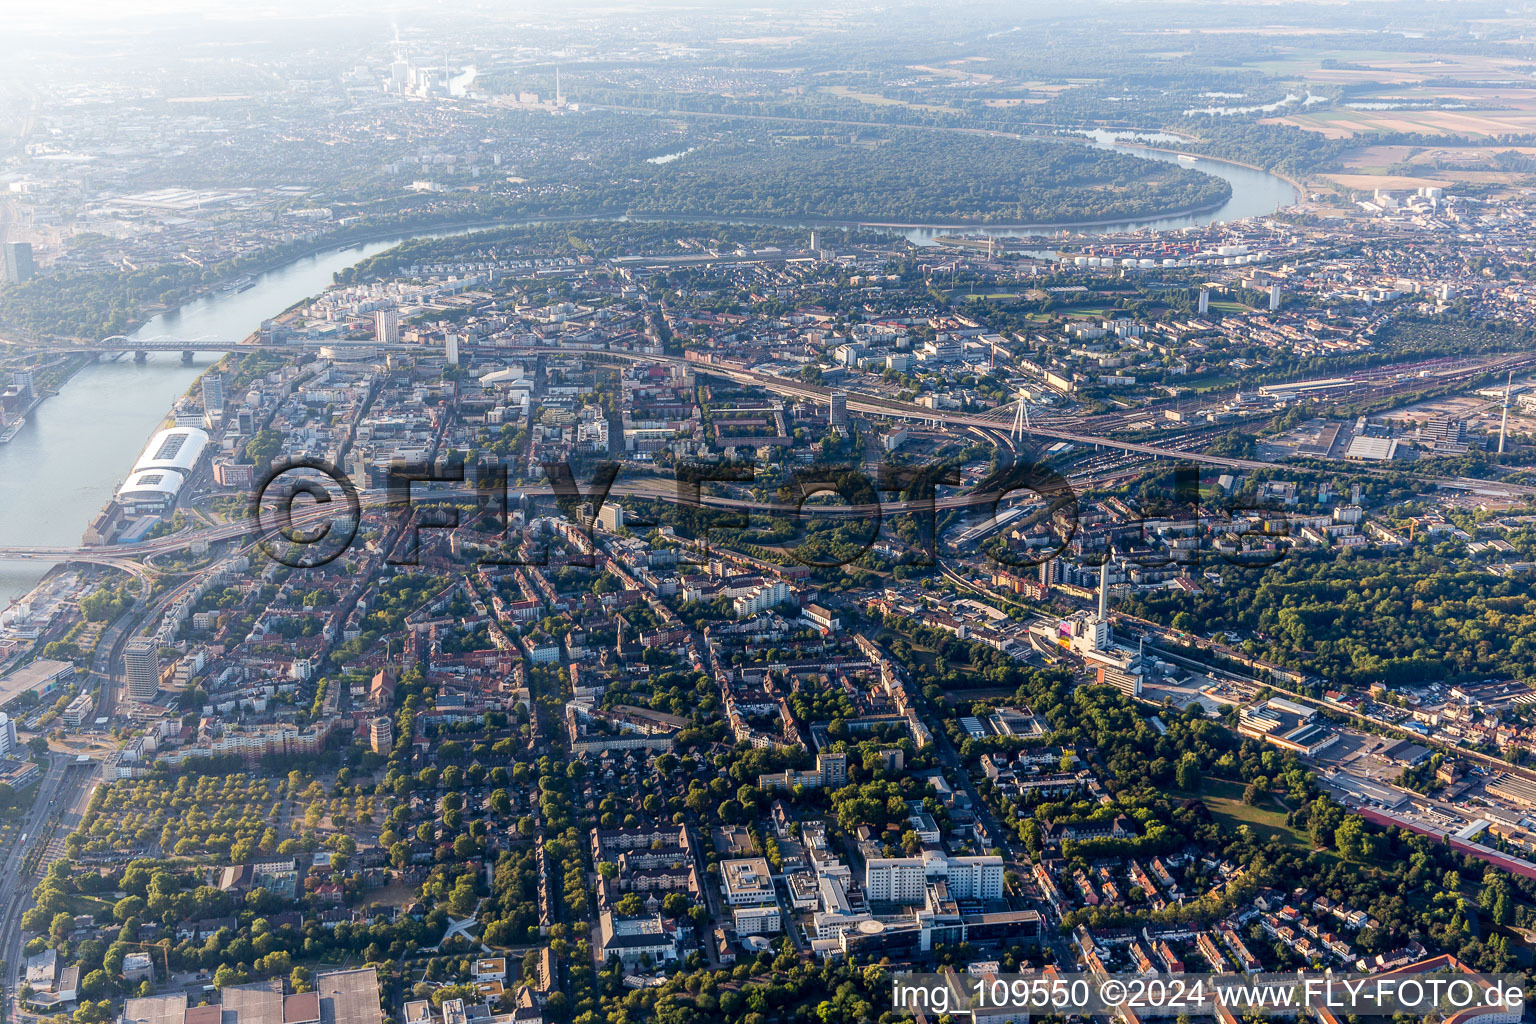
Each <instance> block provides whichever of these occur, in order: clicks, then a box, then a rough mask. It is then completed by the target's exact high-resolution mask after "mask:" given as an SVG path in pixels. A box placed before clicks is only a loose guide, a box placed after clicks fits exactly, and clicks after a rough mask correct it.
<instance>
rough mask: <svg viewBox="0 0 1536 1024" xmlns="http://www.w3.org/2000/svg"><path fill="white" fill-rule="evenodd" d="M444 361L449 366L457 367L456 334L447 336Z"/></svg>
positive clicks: (457, 341) (457, 345)
mask: <svg viewBox="0 0 1536 1024" xmlns="http://www.w3.org/2000/svg"><path fill="white" fill-rule="evenodd" d="M446 361H447V363H448V365H449V366H458V365H459V336H458V335H457V334H450V335H448V353H447V358H446Z"/></svg>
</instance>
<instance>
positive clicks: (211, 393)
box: [203, 373, 224, 416]
mask: <svg viewBox="0 0 1536 1024" xmlns="http://www.w3.org/2000/svg"><path fill="white" fill-rule="evenodd" d="M223 411H224V377H223V376H222V375H221V374H217V373H205V374H203V412H205V413H207V414H208V415H209V416H217V415H219V414H220V413H222V412H223Z"/></svg>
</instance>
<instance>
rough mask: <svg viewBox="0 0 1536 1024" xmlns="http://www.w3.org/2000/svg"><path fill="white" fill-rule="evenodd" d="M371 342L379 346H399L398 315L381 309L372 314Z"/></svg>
mask: <svg viewBox="0 0 1536 1024" xmlns="http://www.w3.org/2000/svg"><path fill="white" fill-rule="evenodd" d="M373 340H374V341H376V342H378V343H379V344H380V345H398V344H400V314H399V313H397V312H395V311H394V310H392V309H381V310H378V311H377V312H375V313H374V314H373Z"/></svg>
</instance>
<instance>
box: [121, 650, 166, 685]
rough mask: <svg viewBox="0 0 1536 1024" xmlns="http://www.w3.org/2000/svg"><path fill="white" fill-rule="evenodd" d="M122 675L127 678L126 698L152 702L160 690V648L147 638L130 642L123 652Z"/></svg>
mask: <svg viewBox="0 0 1536 1024" xmlns="http://www.w3.org/2000/svg"><path fill="white" fill-rule="evenodd" d="M123 674H124V675H126V676H127V677H128V696H129V697H130V698H132V699H133V700H154V699H155V693H156V691H158V690H159V689H160V647H159V645H158V644H156V643H155V641H153V640H151V639H148V638H140V639H137V640H131V641H129V643H128V649H127V650H126V651H124V652H123Z"/></svg>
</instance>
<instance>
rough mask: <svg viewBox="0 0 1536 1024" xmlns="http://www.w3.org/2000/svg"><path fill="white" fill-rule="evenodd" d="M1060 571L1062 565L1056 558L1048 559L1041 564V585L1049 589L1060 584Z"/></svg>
mask: <svg viewBox="0 0 1536 1024" xmlns="http://www.w3.org/2000/svg"><path fill="white" fill-rule="evenodd" d="M1060 571H1061V568H1060V565H1059V563H1057V561H1056V559H1054V558H1047V559H1046V560H1045V561H1043V562H1041V563H1040V568H1039V573H1040V585H1041V586H1042V587H1049V586H1050V585H1051V584H1053V583H1057V582H1060V580H1061V577H1060V576H1059V575H1058V574H1059V573H1060Z"/></svg>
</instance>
